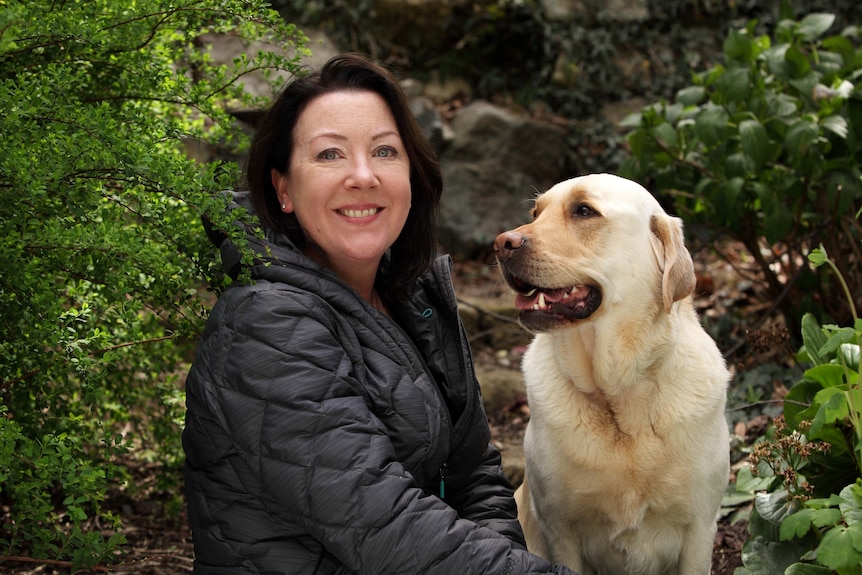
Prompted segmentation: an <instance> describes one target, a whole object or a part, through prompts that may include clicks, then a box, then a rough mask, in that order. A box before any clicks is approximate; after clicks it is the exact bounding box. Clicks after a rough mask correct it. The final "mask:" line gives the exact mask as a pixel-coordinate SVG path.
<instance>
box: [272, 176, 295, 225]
mask: <svg viewBox="0 0 862 575" xmlns="http://www.w3.org/2000/svg"><path fill="white" fill-rule="evenodd" d="M269 177H270V178H271V180H272V187H273V188H275V194H276V195H277V196H278V203H280V204H281V211H282V212H284V213H286V214H289V213H290V212H292V211H293V202H292V201H291V200H290V194H289V193H288V191H287V176H286V175H285V174H282V173H281V172H279V171H278V170H276V169H275V168H272V169H271V170H270V171H269Z"/></svg>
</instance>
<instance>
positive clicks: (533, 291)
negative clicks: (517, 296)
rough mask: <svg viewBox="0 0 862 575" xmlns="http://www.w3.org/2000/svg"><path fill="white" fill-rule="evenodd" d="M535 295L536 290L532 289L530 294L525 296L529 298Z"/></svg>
mask: <svg viewBox="0 0 862 575" xmlns="http://www.w3.org/2000/svg"><path fill="white" fill-rule="evenodd" d="M534 293H536V288H533V289H531V290H530V291H528V292H527V293H525V294H524V295H525V296H527V297H533V294H534Z"/></svg>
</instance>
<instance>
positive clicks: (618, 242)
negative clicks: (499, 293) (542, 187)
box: [494, 174, 695, 332]
mask: <svg viewBox="0 0 862 575" xmlns="http://www.w3.org/2000/svg"><path fill="white" fill-rule="evenodd" d="M532 216H533V221H532V222H530V223H528V224H526V225H523V226H521V227H519V228H516V229H514V230H511V231H507V232H503V233H501V234H500V235H499V236H497V238H496V240H495V241H494V251H495V253H496V256H497V261H498V262H499V264H500V270H501V272H502V274H503V277H504V278H505V280H506V282H507V283H508V284H509V285H510V286H511V287H512V289H514V290H515V291H516V292H517V296H516V299H515V305H516V306H517V308H518V309H519V310H520V316H519V319H520V321H521V324H522V325H523V326H524V327H525V328H526V329H528V330H529V331H532V332H546V331H551V330H554V329H558V328H562V327H568V326H572V325H575V324H577V323H578V322H581V321H585V320H590V319H593V318H595V317H598V316H599V315H600V314H602V313H613V310H617V311H618V312H620V313H644V314H654V313H670V312H671V310H672V308H673V304H674V302H676V301H678V300H681V299H683V298H685V297H686V296H688V295H689V294H691V292H692V291H693V289H694V284H695V276H694V266H693V264H692V260H691V256H690V255H689V253H688V250H687V249H686V248H685V245H684V243H683V233H682V222H681V220H680V219H679V218H675V217H672V216H669V215H668V214H667V213H665V212H664V210H663V209H662V208H661V206H660V205H659V203H658V202H657V201H656V200H655V198H654V197H653V196H652V194H650V193H649V192H648V191H647V190H646V189H644V188H643V187H642V186H640V185H639V184H637V183H635V182H632V181H630V180H627V179H625V178H620V177H618V176H614V175H610V174H592V175H588V176H582V177H578V178H573V179H571V180H567V181H564V182H561V183H559V184H557V185H555V186H554V187H552V188H551V189H549V190H548V191H547V192H545V193H543V194H541V195H539V196H538V197H537V198H536V203H535V207H534V208H533V210H532ZM620 304H622V305H620ZM623 306H624V307H623ZM623 310H626V311H625V312H624V311H623Z"/></svg>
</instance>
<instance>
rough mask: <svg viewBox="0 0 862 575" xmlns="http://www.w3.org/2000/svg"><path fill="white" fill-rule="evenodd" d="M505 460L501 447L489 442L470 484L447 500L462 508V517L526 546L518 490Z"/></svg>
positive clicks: (459, 510)
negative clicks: (505, 472)
mask: <svg viewBox="0 0 862 575" xmlns="http://www.w3.org/2000/svg"><path fill="white" fill-rule="evenodd" d="M501 464H502V458H501V456H500V452H499V450H497V448H496V447H494V445H493V444H489V445H488V448H487V450H486V451H485V455H484V457H483V459H482V461H481V462H480V463H479V465H477V466H476V468H475V469H474V470H473V473H472V474H471V476H470V477H469V479H468V480H467V482H466V484H465V485H464V486H463V487H461V488H460V489H459V490H458V491H457V492H456V493H455V494H453V495H452V497H451V498H450V499H448V500H447V502H448V503H449V505H451V506H452V507H453V508H455V509H456V510H458V514H459V515H460V516H461V517H464V518H465V519H469V520H471V521H474V522H476V523H477V524H479V525H482V526H484V527H487V528H489V529H493V530H494V531H496V532H497V533H501V534H503V535H505V536H506V537H508V538H509V539H511V540H512V541H513V542H515V543H516V544H517V545H519V546H521V547H523V548H524V549H526V548H527V544H526V541H525V540H524V533H523V530H522V529H521V524H520V523H518V510H517V507H516V506H515V499H514V497H513V494H514V490H513V489H512V485H511V484H510V483H509V480H508V479H506V477H505V476H504V475H503V470H502V467H501Z"/></svg>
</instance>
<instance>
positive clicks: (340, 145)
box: [271, 90, 410, 311]
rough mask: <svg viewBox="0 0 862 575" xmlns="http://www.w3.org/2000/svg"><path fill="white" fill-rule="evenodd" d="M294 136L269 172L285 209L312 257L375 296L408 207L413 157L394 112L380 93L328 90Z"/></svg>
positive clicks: (310, 108)
mask: <svg viewBox="0 0 862 575" xmlns="http://www.w3.org/2000/svg"><path fill="white" fill-rule="evenodd" d="M294 140H295V142H296V145H295V147H294V150H293V154H292V155H291V157H290V162H289V165H288V166H285V167H284V168H280V167H277V166H276V167H273V168H272V170H271V176H272V185H273V187H274V188H275V190H276V194H277V195H278V199H279V201H280V202H281V209H282V211H283V212H285V213H294V214H296V218H297V220H298V221H299V223H300V226H301V227H302V229H303V230H304V231H305V239H306V246H305V253H306V255H308V256H309V257H311V258H313V259H315V260H317V261H318V262H319V263H321V264H323V265H325V266H326V267H328V268H330V269H332V270H333V271H334V272H335V273H336V274H338V276H339V277H341V278H342V279H343V280H344V281H346V282H347V283H348V285H350V286H351V287H352V288H353V289H355V290H356V291H357V292H358V293H359V294H360V295H361V296H362V297H364V298H365V299H366V300H368V301H375V299H377V294H376V292H375V289H374V280H375V278H376V277H377V269H378V266H379V264H380V261H381V259H382V258H383V255H384V254H385V253H386V251H387V250H388V249H389V247H390V246H391V245H392V244H393V243H395V240H396V239H398V236H399V235H400V234H401V230H402V229H403V228H404V223H405V222H406V221H407V214H408V212H409V210H410V162H409V158H408V157H407V152H406V150H405V148H404V144H403V143H402V141H401V137H400V135H399V132H398V126H397V125H396V123H395V118H394V117H393V115H392V112H390V110H389V107H388V106H387V105H386V101H385V100H384V99H383V98H382V97H380V96H379V95H378V94H377V93H375V92H371V91H364V90H350V91H342V92H331V93H327V94H324V95H322V96H320V97H318V98H316V99H314V100H312V101H311V102H309V103H308V104H307V106H306V109H305V111H304V112H303V114H302V116H301V117H300V119H299V121H298V122H297V124H296V127H295V128H294ZM381 311H383V310H381Z"/></svg>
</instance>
